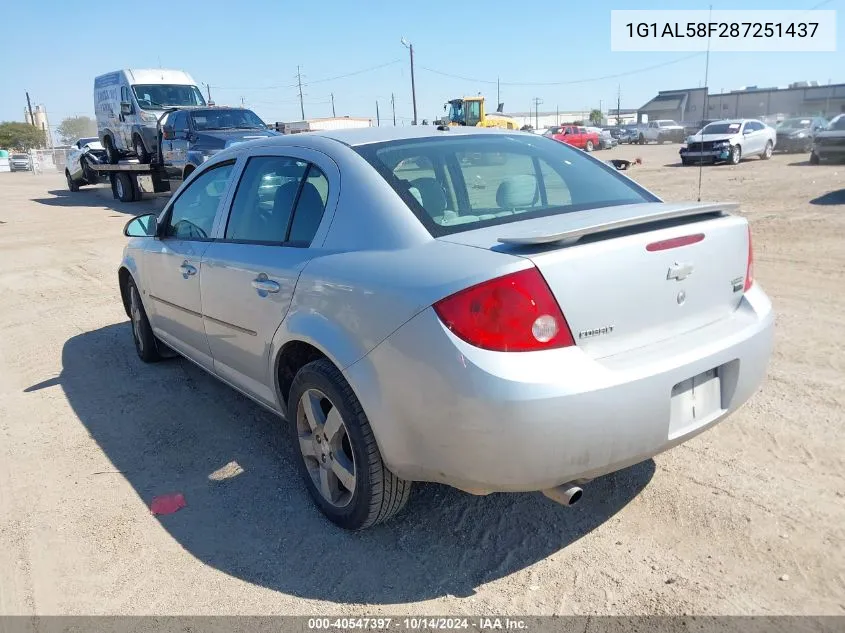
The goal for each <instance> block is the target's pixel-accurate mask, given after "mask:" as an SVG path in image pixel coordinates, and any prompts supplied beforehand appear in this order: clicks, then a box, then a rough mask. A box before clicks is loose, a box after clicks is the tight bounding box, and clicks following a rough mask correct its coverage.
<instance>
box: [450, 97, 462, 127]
mask: <svg viewBox="0 0 845 633" xmlns="http://www.w3.org/2000/svg"><path fill="white" fill-rule="evenodd" d="M447 118H448V120H449V121H451V122H452V123H458V124H463V123H464V121H465V120H466V113H465V112H464V102H463V100H461V99H456V100H455V101H450V102H449V114H448V115H447Z"/></svg>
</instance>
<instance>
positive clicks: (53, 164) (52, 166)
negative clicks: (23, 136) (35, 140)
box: [27, 147, 70, 175]
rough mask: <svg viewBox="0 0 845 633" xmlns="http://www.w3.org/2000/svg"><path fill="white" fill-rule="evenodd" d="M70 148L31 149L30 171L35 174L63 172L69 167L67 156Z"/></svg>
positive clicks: (29, 153)
mask: <svg viewBox="0 0 845 633" xmlns="http://www.w3.org/2000/svg"><path fill="white" fill-rule="evenodd" d="M69 151H70V148H67V147H57V148H53V149H31V150H29V152H27V154H28V155H29V169H30V171H31V172H32V173H33V174H36V175H37V174H44V173H54V172H57V171H58V172H63V171H64V170H65V166H66V165H67V155H68V152H69Z"/></svg>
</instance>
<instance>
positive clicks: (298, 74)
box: [296, 66, 305, 121]
mask: <svg viewBox="0 0 845 633" xmlns="http://www.w3.org/2000/svg"><path fill="white" fill-rule="evenodd" d="M296 83H297V84H299V112H300V114H302V120H303V121H304V120H305V104H304V103H303V102H302V73H301V72H299V66H297V67H296Z"/></svg>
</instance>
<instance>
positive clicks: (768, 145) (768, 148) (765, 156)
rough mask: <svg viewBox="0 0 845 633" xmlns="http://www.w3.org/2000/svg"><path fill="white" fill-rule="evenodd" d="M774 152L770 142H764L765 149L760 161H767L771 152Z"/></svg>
mask: <svg viewBox="0 0 845 633" xmlns="http://www.w3.org/2000/svg"><path fill="white" fill-rule="evenodd" d="M774 151H775V148H774V145H772V142H771V141H766V149H764V150H763V153H762V154H760V159H761V160H769V159H770V158H771V157H772V152H774Z"/></svg>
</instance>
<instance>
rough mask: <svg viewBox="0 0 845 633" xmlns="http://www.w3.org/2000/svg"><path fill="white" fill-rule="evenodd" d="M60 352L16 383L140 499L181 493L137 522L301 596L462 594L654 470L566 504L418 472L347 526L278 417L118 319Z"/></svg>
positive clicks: (561, 540) (627, 495)
mask: <svg viewBox="0 0 845 633" xmlns="http://www.w3.org/2000/svg"><path fill="white" fill-rule="evenodd" d="M62 363H63V369H62V373H61V375H60V376H58V377H56V378H52V379H49V380H45V381H44V382H42V383H39V384H36V385H32V386H31V387H29V388H28V389H27V390H26V391H37V390H39V389H42V388H45V387H48V386H52V385H56V384H58V385H60V386H61V388H62V389H63V390H64V393H65V394H66V397H67V399H68V401H69V402H70V404H71V406H72V407H73V410H74V412H75V413H76V415H77V416H78V417H79V419H80V421H81V422H82V423H83V424H84V425H85V427H86V428H87V430H88V431H89V432H90V434H91V436H92V437H93V438H94V440H95V441H96V442H97V443H98V444H99V446H100V447H101V448H102V450H103V452H104V453H105V455H106V457H107V458H108V459H109V460H110V461H111V462H112V464H113V465H114V469H115V470H116V471H118V472H119V473H121V474H122V476H123V477H125V478H126V480H127V481H128V482H129V483H130V484H131V485H132V487H133V488H134V489H135V491H136V492H137V494H138V495H139V497H140V498H141V499H142V500H143V501H144V502H145V503H146V504H149V502H150V500H151V499H152V498H153V497H154V496H156V495H160V494H164V493H171V492H181V493H183V494H184V495H185V499H186V501H187V507H185V508H183V509H182V510H180V511H179V512H177V513H175V514H172V515H168V516H161V517H152V516H150V515H149V514H147V513H146V512H145V511H142V513H141V515H140V516H138V517H137V520H138V521H142V522H143V521H150V522H155V523H157V524H159V525H160V526H161V527H162V528H164V529H165V530H167V532H168V533H169V534H170V535H171V536H172V537H173V538H174V539H176V540H177V541H178V542H179V544H180V545H181V546H182V547H184V548H185V550H187V552H188V553H190V554H191V555H193V556H195V557H197V558H198V559H199V560H201V561H203V562H204V563H206V564H207V565H210V566H211V567H213V568H216V569H218V570H220V571H222V572H224V573H226V574H229V575H231V576H234V577H236V578H240V579H243V580H245V581H248V582H251V583H255V584H257V585H261V586H265V587H269V588H271V589H274V590H278V591H281V592H284V593H286V594H291V595H296V596H300V597H304V598H310V599H320V600H331V601H334V602H339V603H370V604H392V603H401V602H413V601H421V600H427V599H431V598H436V597H440V596H445V595H447V594H452V595H455V596H461V597H466V596H470V595H472V594H473V593H474V592H475V588H476V587H478V586H479V585H481V584H483V583H486V582H490V581H494V580H496V579H498V578H501V577H504V576H507V575H509V574H511V573H513V572H516V571H518V570H521V569H524V568H525V567H527V566H530V565H532V564H534V563H535V562H537V561H539V560H541V559H544V558H546V557H548V556H550V555H552V554H555V553H557V552H560V551H561V550H565V548H566V547H567V546H568V545H570V544H572V543H573V542H575V541H577V540H578V539H580V538H581V537H582V536H584V535H586V534H588V533H589V532H590V531H592V530H594V529H596V528H597V527H598V526H600V525H601V524H602V523H604V522H605V521H607V520H608V519H609V518H610V517H612V516H613V515H615V514H616V513H617V512H619V511H620V510H621V509H622V508H624V507H625V505H627V504H628V503H629V502H630V501H631V500H633V499H634V498H635V497H636V496H637V495H638V494H639V493H640V491H642V489H643V488H644V487H645V486H646V485H647V484H648V482H649V481H650V480H651V478H652V476H653V475H654V471H655V464H654V462H653V461H652V460H648V461H646V462H643V463H641V464H639V465H637V466H633V467H631V468H628V469H625V470H623V471H620V472H618V473H614V474H613V475H608V476H605V477H602V478H599V479H597V480H595V481H593V482H591V483H590V484H588V485H587V486H586V487H585V494H584V497H583V499H582V501H581V502H580V503H579V504H578V505H577V506H575V507H572V508H564V507H562V506H559V505H557V504H555V503H553V502H552V501H549V500H548V499H546V498H545V497H543V496H542V495H541V494H539V493H533V494H509V495H505V494H494V495H490V496H487V497H474V496H472V495H469V494H465V493H462V492H459V491H457V490H454V489H451V488H449V487H446V486H440V485H433V484H418V485H417V486H416V487H415V490H414V492H413V494H412V495H411V500H410V502H409V504H408V507H407V508H406V509H405V511H404V512H403V513H401V514H400V515H399V516H397V517H396V518H395V519H394V520H392V521H391V522H389V523H387V524H385V525H381V526H378V527H376V528H373V529H370V530H366V531H363V532H358V533H349V532H344V531H342V530H340V529H339V528H337V527H335V526H334V525H333V524H331V523H329V522H328V521H327V520H325V519H324V518H323V517H322V515H321V514H319V512H318V511H317V510H316V508H315V507H314V505H313V504H312V503H311V500H310V499H309V497H308V495H307V492H306V491H305V487H304V485H303V484H302V483H301V482H300V480H299V475H298V471H297V470H296V462H295V461H294V460H295V459H298V458H299V456H298V455H297V454H295V453H294V451H293V449H292V448H291V446H290V445H289V443H288V441H287V437H288V435H287V434H286V433H285V432H284V429H283V428H282V427H283V424H284V423H283V422H282V421H281V420H280V419H278V418H277V417H275V416H274V415H272V414H271V413H268V412H266V411H264V410H263V409H261V408H260V407H258V406H257V405H255V404H253V403H252V402H251V401H249V400H247V399H246V398H244V397H242V396H240V395H239V394H237V393H236V392H235V391H233V390H231V389H230V388H228V387H226V386H225V385H223V384H222V383H220V382H219V381H217V380H216V379H214V378H212V377H210V376H208V375H206V374H205V373H204V372H203V371H202V370H200V369H198V368H196V367H195V366H194V365H192V364H191V363H189V362H187V361H184V360H170V361H165V362H162V363H158V364H156V365H145V364H144V363H142V362H141V361H140V360H139V359H138V358H137V356H136V354H135V350H134V347H133V345H132V342H131V335H130V330H129V324H128V323H121V324H115V325H110V326H107V327H104V328H101V329H98V330H94V331H91V332H86V333H83V334H80V335H78V336H75V337H73V338H71V339H70V340H68V341H67V342H66V343H65V345H64V348H63V351H62ZM232 462H236V463H237V465H238V466H239V467H240V469H242V470H243V472H242V473H241V474H238V475H236V476H234V477H231V478H228V479H223V480H222V481H214V480H212V479H210V478H209V475H210V474H211V473H214V472H215V471H218V470H219V469H221V467H224V466H226V465H227V464H229V465H230V468H229V469H228V470H229V472H238V470H239V469H237V468H234V467H232V466H231V463H232ZM80 476H82V477H84V476H85V474H80ZM95 476H96V475H95V474H94V473H91V475H90V477H91V478H94V477H95ZM92 481H95V480H94V479H92ZM564 555H565V554H564Z"/></svg>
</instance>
